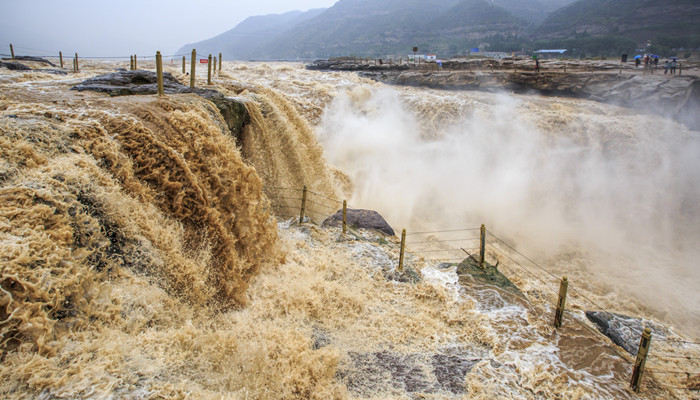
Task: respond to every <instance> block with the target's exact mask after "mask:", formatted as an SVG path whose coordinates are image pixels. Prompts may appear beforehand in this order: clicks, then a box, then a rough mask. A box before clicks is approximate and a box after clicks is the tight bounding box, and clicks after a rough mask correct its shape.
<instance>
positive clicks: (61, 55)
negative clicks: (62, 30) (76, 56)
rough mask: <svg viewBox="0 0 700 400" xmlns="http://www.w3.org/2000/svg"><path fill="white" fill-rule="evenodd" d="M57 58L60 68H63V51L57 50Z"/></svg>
mask: <svg viewBox="0 0 700 400" xmlns="http://www.w3.org/2000/svg"><path fill="white" fill-rule="evenodd" d="M58 59H59V60H60V61H61V69H63V53H61V52H60V51H59V52H58Z"/></svg>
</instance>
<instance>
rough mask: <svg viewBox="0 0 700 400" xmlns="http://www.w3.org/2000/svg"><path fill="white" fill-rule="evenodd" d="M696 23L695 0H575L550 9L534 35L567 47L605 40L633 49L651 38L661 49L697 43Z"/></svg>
mask: <svg viewBox="0 0 700 400" xmlns="http://www.w3.org/2000/svg"><path fill="white" fill-rule="evenodd" d="M699 21H700V1H699V0H579V1H577V2H575V3H573V4H571V5H569V6H567V7H564V8H561V9H560V10H557V11H555V12H554V13H552V14H551V15H550V16H549V17H548V18H547V19H545V20H544V21H543V22H542V24H541V25H540V26H539V27H537V29H535V30H534V31H533V37H536V38H538V39H540V40H548V41H549V42H550V43H561V44H562V45H565V47H566V45H567V44H569V46H568V47H577V46H576V44H578V47H582V46H583V47H585V46H586V45H588V46H591V45H594V42H596V41H599V42H603V41H605V42H607V45H608V46H615V45H618V46H619V45H622V44H625V45H627V46H631V47H632V48H633V49H634V48H636V47H639V46H640V45H645V44H646V43H647V41H650V42H651V45H652V48H651V50H654V51H658V52H664V51H668V50H669V48H671V47H693V48H697V47H698V46H700V23H698V22H699ZM600 44H603V43H600ZM611 50H612V49H611Z"/></svg>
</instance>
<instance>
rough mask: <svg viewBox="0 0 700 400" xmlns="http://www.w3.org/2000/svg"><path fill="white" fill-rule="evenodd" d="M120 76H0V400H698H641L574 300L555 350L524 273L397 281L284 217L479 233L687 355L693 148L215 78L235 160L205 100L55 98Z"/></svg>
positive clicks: (656, 132)
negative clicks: (363, 216) (366, 212)
mask: <svg viewBox="0 0 700 400" xmlns="http://www.w3.org/2000/svg"><path fill="white" fill-rule="evenodd" d="M142 66H143V67H144V68H152V67H153V66H152V65H149V64H148V63H144V64H143V65H142ZM114 67H115V65H114V64H112V63H110V62H99V61H92V62H90V61H88V62H85V63H84V64H82V65H81V68H82V70H81V72H80V73H79V74H72V75H67V76H61V75H53V74H47V73H42V72H31V71H30V72H26V71H22V72H12V71H5V70H0V87H1V88H2V90H1V91H0V132H1V133H2V136H1V137H0V155H1V157H0V260H1V261H2V278H1V280H0V288H1V289H2V290H1V293H0V334H1V335H2V336H1V338H2V342H1V348H0V350H1V351H2V366H1V367H0V377H2V383H0V394H2V396H3V397H5V398H27V397H30V398H47V399H52V398H167V399H170V398H212V399H215V398H217V399H218V398H233V399H279V398H290V399H291V398H298V399H306V398H316V399H328V398H338V399H340V398H433V399H457V398H476V399H492V398H517V399H545V398H546V399H549V398H577V399H587V398H623V399H624V398H630V399H631V398H649V399H651V398H664V397H671V396H674V397H678V398H690V397H686V396H690V395H691V394H690V392H688V391H676V390H673V391H669V390H667V389H664V386H668V385H670V386H680V385H683V384H685V381H684V380H683V379H681V377H679V378H675V377H673V376H670V377H669V376H654V377H653V379H651V378H647V379H646V380H645V385H644V389H643V391H642V393H641V394H639V395H637V394H633V393H632V392H630V391H629V390H628V389H627V385H628V378H629V372H630V367H629V357H628V356H626V355H620V353H619V351H618V350H616V349H615V348H614V346H612V345H610V343H609V341H606V339H602V338H601V336H600V335H597V334H595V333H591V332H590V330H589V329H586V328H587V327H588V325H586V322H585V317H583V316H582V311H583V310H585V309H587V308H584V306H585V303H582V302H581V301H580V300H581V299H576V298H574V299H572V303H573V304H574V306H573V308H572V311H571V315H570V318H577V319H578V320H579V321H581V323H580V324H575V323H568V324H566V326H565V327H564V328H563V329H560V330H554V329H553V328H552V327H551V314H552V304H553V299H552V296H553V294H552V293H553V291H554V290H555V289H552V287H550V286H548V285H546V284H541V283H540V282H539V281H538V280H535V279H531V278H530V277H529V276H527V275H522V274H513V275H511V276H509V278H511V279H512V280H513V282H514V283H516V284H517V285H518V287H519V288H521V289H522V290H523V292H524V293H525V297H521V296H518V295H515V294H513V293H510V292H507V291H503V290H500V289H498V288H495V287H493V286H488V285H479V284H476V283H474V282H470V281H469V280H464V279H460V278H458V276H457V274H456V270H455V268H454V267H450V266H447V265H445V264H440V263H438V262H436V261H431V260H430V258H428V257H425V256H423V255H421V254H420V252H419V251H416V252H415V253H413V252H411V248H410V247H409V253H408V255H407V258H406V265H407V269H408V270H410V271H413V273H414V274H416V276H420V277H421V278H422V279H421V280H420V281H419V282H413V283H411V281H410V280H409V281H406V280H403V279H398V278H400V277H401V274H400V273H398V272H397V271H396V265H397V260H398V257H399V256H398V252H399V251H398V239H397V238H395V237H393V238H384V237H380V236H379V235H377V234H376V233H372V232H367V231H356V230H353V231H352V234H351V235H346V236H341V235H340V233H339V232H338V231H337V229H335V230H334V229H321V228H319V227H317V226H316V225H315V224H313V223H309V224H303V225H299V224H298V223H297V222H296V220H298V209H297V207H298V191H300V189H301V187H302V186H304V185H307V186H308V187H309V189H310V190H311V191H313V195H314V196H316V197H311V198H310V201H313V202H315V203H312V204H314V207H316V208H317V209H318V207H321V209H322V210H323V212H322V213H317V214H316V215H314V214H311V215H310V218H311V222H316V223H320V222H321V220H322V219H323V217H324V216H325V215H327V214H330V213H332V212H334V211H335V210H336V209H337V208H338V206H339V205H338V203H337V201H338V200H342V199H347V200H348V201H349V202H350V203H351V204H352V205H353V206H355V207H358V208H371V209H376V210H377V211H379V212H380V213H381V214H382V215H384V216H385V217H386V218H387V220H388V221H389V223H390V224H392V225H393V226H394V228H397V227H402V226H403V227H407V228H409V231H418V230H440V229H450V228H473V227H478V225H479V224H481V223H485V224H487V225H488V227H489V229H490V230H492V231H493V232H496V233H497V234H499V236H500V235H503V237H504V238H506V239H507V240H508V241H509V242H512V243H515V244H517V246H516V247H517V248H518V249H520V250H522V251H523V252H525V253H526V254H528V255H530V256H531V257H533V258H535V259H537V260H538V261H539V262H540V263H541V264H543V265H546V266H547V267H548V268H550V270H551V271H553V272H554V273H555V274H557V275H564V274H566V275H568V276H569V280H570V282H571V285H572V286H574V285H576V287H577V288H578V289H579V290H580V291H581V292H582V293H583V294H585V295H586V296H588V297H591V298H593V299H594V300H595V302H596V303H597V304H602V305H603V306H604V307H605V308H606V309H610V310H613V311H618V312H624V313H628V314H631V315H636V316H642V317H645V318H648V319H653V320H655V321H659V322H661V323H664V324H666V325H667V326H674V328H673V329H671V330H672V331H673V330H676V331H678V332H679V333H681V334H683V335H684V337H686V338H688V337H690V338H694V337H693V335H696V332H697V331H698V330H697V328H698V327H699V326H698V321H699V320H700V318H698V317H699V315H698V310H700V307H698V305H700V304H699V303H698V301H699V300H698V299H699V298H700V297H699V296H700V295H699V294H698V291H697V290H695V286H696V285H695V284H696V283H697V282H698V272H697V269H696V268H693V263H694V260H695V259H697V258H696V257H695V256H696V255H698V254H697V252H698V249H697V246H696V245H695V244H696V243H697V239H699V238H700V237H699V236H700V233H699V232H700V231H699V229H698V226H700V225H698V223H697V222H700V221H698V219H699V218H700V211H699V209H698V207H699V206H698V204H700V202H698V199H699V197H700V196H699V193H698V190H700V185H699V183H700V181H699V178H698V174H697V171H698V170H699V169H697V168H696V167H697V166H698V165H697V163H698V160H700V158H699V157H697V156H698V137H697V133H695V132H690V131H687V130H686V129H684V128H683V126H681V125H678V124H675V123H674V122H673V121H669V120H665V119H663V118H660V117H654V116H648V115H644V114H643V113H639V112H635V111H633V110H627V109H621V108H616V107H610V106H606V105H603V104H598V103H593V102H588V101H582V100H570V99H543V98H537V97H528V96H514V95H509V94H499V95H494V94H484V93H470V92H459V93H458V92H438V91H432V90H421V89H415V88H391V87H386V86H385V85H382V84H378V83H376V82H372V81H368V80H364V79H361V78H358V77H357V76H356V75H354V74H352V73H320V72H310V71H306V70H305V69H303V66H300V65H295V64H226V65H225V68H224V70H223V71H222V72H221V73H220V74H219V75H218V77H217V78H216V80H215V81H216V83H215V85H214V88H215V89H217V90H219V91H221V92H223V93H225V94H226V95H229V96H235V97H236V98H238V99H240V100H241V101H243V102H244V103H245V104H246V107H247V109H248V113H249V114H250V117H251V118H250V119H251V123H250V124H249V125H248V126H246V128H245V132H244V134H243V140H242V143H236V142H235V139H234V138H233V137H232V136H231V134H230V132H228V128H227V127H226V124H225V122H224V121H223V120H222V118H221V116H220V115H219V114H218V111H217V109H216V107H214V106H213V105H212V104H211V103H210V102H208V101H206V100H203V99H202V98H199V97H197V96H194V95H190V94H184V95H168V96H165V97H163V98H159V97H157V96H131V97H116V98H109V97H107V96H106V95H102V94H94V93H76V92H72V91H70V90H69V88H70V87H71V86H72V85H75V84H77V83H79V82H80V81H82V80H83V79H85V78H87V77H90V76H94V75H96V74H99V73H104V72H108V71H111V70H112V69H113V68H114ZM178 69H179V68H175V67H174V66H172V65H166V70H170V72H173V73H174V74H175V75H176V76H178V77H179V78H180V79H181V81H183V82H184V81H185V79H186V78H185V77H184V76H183V75H181V74H179V73H178V71H177V70H178ZM198 80H199V81H198V85H202V84H203V82H204V78H203V77H202V76H201V75H199V76H198ZM295 215H296V220H295V219H293V218H292V219H290V217H294V216H295ZM399 231H400V230H399ZM443 238H444V237H443ZM492 246H498V244H497V243H492ZM503 250H504V251H507V249H503ZM498 257H499V256H498V254H496V253H494V252H491V253H490V254H489V258H490V260H495V259H497V258H498ZM499 261H501V260H499ZM504 265H506V264H504ZM504 272H505V273H506V274H508V272H506V271H505V270H504ZM639 292H642V293H643V294H644V296H641V295H639V294H638V293H639ZM569 322H570V321H569ZM672 337H674V338H676V337H677V336H675V335H673V336H672ZM694 339H697V338H696V337H695V338H694ZM664 350H666V351H674V352H676V354H680V355H688V356H692V357H697V356H698V351H697V350H698V349H696V348H694V347H692V346H690V347H683V346H675V347H672V346H671V345H668V346H667V347H665V348H664ZM695 366H696V368H695V369H696V370H697V369H698V368H697V365H695ZM677 368H681V367H680V366H677ZM683 368H685V367H683Z"/></svg>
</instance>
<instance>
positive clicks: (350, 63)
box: [306, 58, 411, 71]
mask: <svg viewBox="0 0 700 400" xmlns="http://www.w3.org/2000/svg"><path fill="white" fill-rule="evenodd" d="M410 68H411V67H410V65H408V64H396V63H393V62H389V61H387V62H384V61H382V60H372V62H371V63H369V62H365V60H364V59H361V60H356V59H353V58H341V59H332V60H316V61H314V62H313V63H311V64H309V65H307V66H306V69H308V70H314V71H407V70H409V69H410Z"/></svg>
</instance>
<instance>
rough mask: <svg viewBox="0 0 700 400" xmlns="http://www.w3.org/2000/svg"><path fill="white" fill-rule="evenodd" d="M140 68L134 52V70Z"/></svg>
mask: <svg viewBox="0 0 700 400" xmlns="http://www.w3.org/2000/svg"><path fill="white" fill-rule="evenodd" d="M137 69H139V62H138V61H137V60H136V54H134V71H135V70H137Z"/></svg>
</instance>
